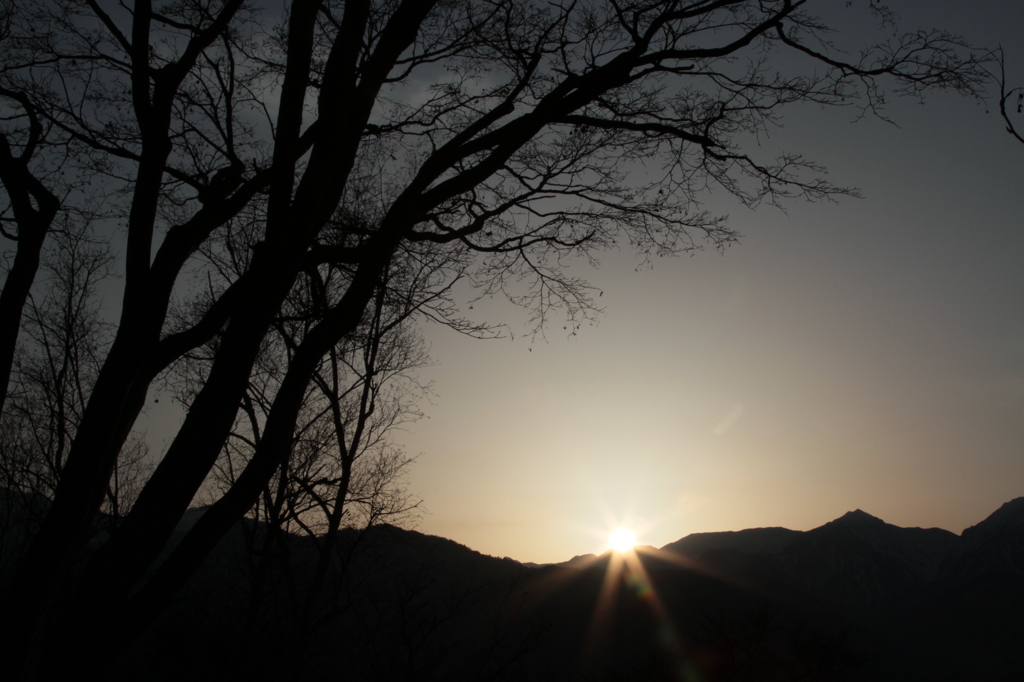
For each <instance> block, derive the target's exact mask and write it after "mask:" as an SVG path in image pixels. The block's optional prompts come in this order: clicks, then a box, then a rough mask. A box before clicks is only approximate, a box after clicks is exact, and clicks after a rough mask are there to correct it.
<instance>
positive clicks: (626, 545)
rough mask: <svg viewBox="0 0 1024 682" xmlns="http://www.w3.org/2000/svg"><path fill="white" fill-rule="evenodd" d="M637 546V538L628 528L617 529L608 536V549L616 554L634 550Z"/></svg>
mask: <svg viewBox="0 0 1024 682" xmlns="http://www.w3.org/2000/svg"><path fill="white" fill-rule="evenodd" d="M635 544H636V536H635V535H634V534H633V531H631V530H629V529H628V528H616V529H615V530H613V531H612V534H611V535H609V536H608V549H611V550H614V551H616V552H625V551H626V550H629V549H633V545H635Z"/></svg>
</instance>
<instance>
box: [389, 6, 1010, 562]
mask: <svg viewBox="0 0 1024 682" xmlns="http://www.w3.org/2000/svg"><path fill="white" fill-rule="evenodd" d="M892 4H893V5H894V6H896V7H898V8H899V10H900V12H901V13H902V15H903V18H904V20H903V21H902V22H901V25H902V26H903V27H905V28H911V27H922V28H931V27H943V28H950V29H953V30H955V31H957V32H960V33H961V34H963V35H964V36H966V37H967V38H969V39H970V40H972V41H974V42H975V43H978V44H984V45H991V46H995V45H998V44H999V43H1002V45H1003V47H1004V49H1005V50H1006V51H1007V55H1008V68H1009V70H1010V76H1011V80H1013V79H1014V77H1016V80H1017V82H1021V83H1024V44H1022V43H1021V40H1020V29H1021V28H1022V27H1024V3H1022V2H1016V1H1013V2H1010V1H1006V0H1002V1H1000V0H983V1H973V2H964V1H963V0H957V1H944V0H927V1H926V0H917V1H914V2H898V1H897V2H893V3H892ZM888 112H889V114H890V115H891V116H892V117H893V118H894V119H895V121H896V123H898V124H899V126H900V127H896V126H893V125H890V124H886V123H883V122H881V121H878V120H862V121H860V122H857V123H855V124H854V123H852V121H853V119H854V113H853V112H851V111H822V110H819V109H816V108H811V107H807V108H805V109H802V110H798V111H793V112H791V115H790V116H789V117H787V118H786V119H785V124H786V127H785V129H783V130H781V131H779V132H778V133H777V134H776V135H775V136H774V137H773V139H772V140H770V141H769V144H768V145H767V146H766V147H765V148H764V149H763V150H762V153H765V154H769V153H770V152H771V150H773V149H776V150H777V149H786V150H789V151H794V152H799V153H802V154H804V155H806V156H808V157H810V158H812V159H814V160H816V161H819V162H821V163H824V164H825V165H826V166H827V167H828V168H829V171H830V176H829V177H830V179H831V180H832V181H834V182H836V183H837V184H844V185H854V186H857V187H859V188H860V189H861V190H862V192H863V194H864V195H865V198H864V199H860V200H858V199H844V200H842V201H840V202H839V203H838V204H833V203H824V204H802V203H792V204H790V205H789V206H788V210H787V212H786V213H783V212H781V211H779V210H776V209H772V208H762V209H760V210H758V211H756V212H752V211H748V210H745V209H742V208H741V207H739V206H737V205H735V204H734V203H732V202H730V201H728V199H727V198H726V197H724V196H721V197H720V196H711V197H709V198H708V201H709V206H710V207H711V208H714V209H718V210H721V211H723V212H727V213H729V214H730V215H731V218H732V226H733V227H735V228H737V229H739V230H740V231H741V232H742V233H743V235H744V237H743V239H742V240H741V243H740V244H739V245H737V246H733V247H731V248H729V249H728V250H727V251H726V252H725V253H724V254H719V253H717V252H715V251H713V250H711V251H704V252H701V253H698V254H696V255H695V256H694V257H692V258H681V259H677V260H662V261H658V262H657V263H656V264H655V267H654V268H653V269H649V268H644V269H640V270H639V271H638V270H636V266H637V264H638V260H637V258H636V257H635V256H634V255H633V254H631V253H628V252H625V251H623V252H617V253H609V254H606V256H605V257H604V258H603V265H602V267H601V269H599V270H596V271H593V270H591V271H587V272H586V275H587V277H588V278H589V279H590V280H591V282H592V283H593V284H595V285H596V286H598V287H599V288H600V289H601V290H603V291H604V295H603V296H602V297H601V298H600V302H601V304H602V305H603V306H604V310H605V312H604V314H603V315H602V316H601V318H600V320H599V323H598V324H597V325H595V326H594V327H584V328H583V330H582V331H581V332H580V333H579V334H578V335H577V336H574V337H571V338H566V337H565V333H564V332H562V331H561V325H556V326H554V327H553V328H552V329H551V330H549V332H548V334H547V338H546V339H539V338H538V339H534V340H531V339H530V338H529V337H528V336H526V335H525V334H524V333H523V332H525V331H526V327H525V325H524V324H522V321H523V315H522V313H521V312H520V311H517V310H515V309H512V308H510V307H508V306H504V305H501V304H498V303H495V304H494V305H493V306H486V305H485V306H477V308H478V311H477V312H479V313H481V314H482V315H486V317H484V318H482V319H486V320H487V321H490V322H508V323H509V324H510V326H511V329H512V330H513V331H514V332H515V339H514V340H508V339H506V340H497V341H476V340H471V339H466V338H464V337H461V336H459V335H457V334H456V333H454V332H452V331H450V330H448V329H445V328H437V327H434V328H428V329H426V335H427V337H428V340H429V341H430V343H431V345H432V356H433V358H434V359H435V361H436V363H437V364H436V365H435V366H433V367H431V368H430V369H428V370H427V371H425V372H424V373H423V377H424V378H425V379H426V380H429V381H432V382H433V386H434V391H435V393H436V396H435V398H434V399H433V403H432V404H430V405H424V408H425V411H426V415H427V416H426V418H424V419H423V420H421V421H419V422H417V423H415V424H412V425H410V426H408V427H407V428H406V430H405V431H404V432H403V433H401V434H399V436H398V440H399V441H400V443H401V444H402V445H404V447H405V448H406V449H407V450H408V453H409V454H410V455H414V456H418V460H417V463H416V464H415V466H414V468H413V469H412V472H411V475H410V478H409V483H410V487H411V491H412V492H413V493H414V494H415V495H417V496H419V497H420V498H422V499H423V504H424V510H425V514H424V515H423V517H422V520H421V522H420V525H419V529H420V530H421V531H424V532H428V533H433V534H437V535H443V536H445V537H449V538H452V539H454V540H456V541H458V542H461V543H463V544H466V545H468V546H470V547H472V548H473V549H476V550H479V551H482V552H485V553H488V554H493V555H498V556H511V557H513V558H515V559H519V560H522V561H537V562H548V561H561V560H565V559H568V558H569V557H571V556H573V555H575V554H581V553H585V552H593V551H601V550H602V549H603V547H604V545H605V542H606V535H607V531H608V530H609V529H610V527H611V526H614V525H627V526H631V527H632V528H633V529H634V530H635V531H636V532H637V534H638V539H639V541H641V542H643V543H646V544H653V545H657V546H661V545H664V544H666V543H668V542H671V541H673V540H676V539H678V538H680V537H683V536H685V535H687V534H689V533H693V532H699V531H718V530H738V529H741V528H748V527H756V526H786V527H788V528H793V529H809V528H813V527H816V526H818V525H821V524H822V523H825V522H827V521H829V520H831V519H834V518H836V517H838V516H840V515H842V514H843V513H844V512H846V511H849V510H852V509H856V508H860V509H863V510H865V511H867V512H869V513H871V514H874V515H875V516H878V517H881V518H883V519H885V520H886V521H888V522H890V523H894V524H898V525H902V526H922V527H933V526H935V527H941V528H946V529H949V530H952V531H954V532H960V531H961V530H963V528H965V527H966V526H970V525H973V524H975V523H977V522H979V521H981V520H982V519H983V518H984V517H985V516H987V515H988V514H990V513H991V512H992V511H994V510H995V509H996V508H997V507H999V505H1001V504H1002V503H1003V502H1006V501H1007V500H1010V499H1012V498H1014V497H1018V496H1021V495H1024V231H1022V230H1021V225H1022V221H1024V191H1022V187H1021V179H1022V177H1024V173H1022V172H1021V171H1022V169H1024V145H1020V144H1018V143H1016V142H1014V141H1013V140H1012V139H1011V138H1010V137H1009V136H1008V135H1007V134H1006V133H1005V132H1004V131H1003V127H1002V125H1001V121H1000V120H999V118H998V116H997V114H996V113H995V112H994V111H991V112H988V113H987V112H986V106H985V104H984V103H979V102H975V101H965V100H962V99H957V98H956V97H953V96H933V97H931V98H930V99H929V101H928V103H927V104H926V105H925V106H920V105H918V104H917V103H915V102H910V101H904V102H896V103H893V104H892V105H891V106H890V107H889V109H888ZM581 272H582V271H581Z"/></svg>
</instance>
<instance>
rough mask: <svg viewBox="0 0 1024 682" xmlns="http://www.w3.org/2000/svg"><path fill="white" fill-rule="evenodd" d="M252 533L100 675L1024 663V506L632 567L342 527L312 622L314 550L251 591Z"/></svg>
mask: <svg viewBox="0 0 1024 682" xmlns="http://www.w3.org/2000/svg"><path fill="white" fill-rule="evenodd" d="M4 495H5V496H6V497H5V498H3V499H7V498H10V496H11V494H10V493H8V492H7V491H5V492H4ZM40 504H41V503H40V501H38V500H33V501H31V505H30V506H35V507H38V506H39V505H40ZM8 506H10V505H8ZM201 514H202V510H201V509H200V510H192V511H190V512H189V514H187V515H186V517H185V518H183V520H182V524H181V527H180V529H179V530H180V531H181V532H182V533H183V532H184V531H185V530H186V529H187V527H188V525H189V524H191V523H194V522H195V520H196V519H197V518H198V517H199V516H200V515H201ZM8 521H10V519H8V520H7V521H5V524H6V525H4V524H0V526H2V527H10V525H11V524H10V523H8ZM104 532H105V531H104V530H103V529H99V530H97V543H98V542H101V541H102V537H103V533H104ZM264 532H266V529H265V528H264V527H263V526H262V525H261V524H259V523H256V522H251V521H250V522H247V525H240V526H238V527H237V528H236V529H235V531H233V532H232V533H230V534H229V535H228V536H227V537H226V538H225V540H224V542H222V543H221V546H219V547H218V548H217V550H216V552H215V553H214V555H213V556H211V558H210V561H208V562H207V564H206V565H205V566H204V567H203V569H202V570H201V571H200V572H199V574H197V575H196V577H195V578H194V579H193V580H192V582H190V584H189V586H188V587H187V589H186V590H185V591H184V592H183V593H182V595H181V596H180V598H179V599H178V601H177V602H176V603H175V604H174V606H173V608H171V609H170V610H169V611H168V612H167V613H166V614H165V615H164V617H163V618H161V620H160V621H159V622H157V623H156V624H155V625H154V626H153V627H152V628H150V629H149V630H148V631H146V632H145V634H144V635H143V636H141V637H140V638H139V639H138V640H137V642H136V643H135V644H133V646H132V647H131V648H130V649H129V651H128V652H127V653H126V654H125V655H124V656H122V657H121V658H120V659H118V660H117V661H116V662H115V665H114V666H113V668H112V669H111V671H110V676H109V679H111V680H166V679H174V680H224V679H247V680H253V681H258V680H268V681H269V680H280V679H294V678H301V677H308V676H313V677H330V676H337V674H339V671H343V674H344V677H345V679H347V680H365V681H367V682H370V681H372V682H378V681H384V682H386V681H389V680H390V681H394V682H400V681H404V680H423V681H430V680H437V681H441V680H444V681H445V682H458V681H462V680H465V681H467V682H469V681H476V680H508V681H510V682H514V681H518V680H536V681H538V682H540V681H548V680H550V681H552V682H555V681H561V680H567V681H582V680H587V681H590V682H612V681H613V680H637V681H640V680H643V681H644V682H660V681H662V680H664V681H665V682H670V681H671V682H678V681H679V680H701V681H702V682H718V681H723V682H724V681H726V680H728V681H731V682H743V681H749V682H773V681H775V680H779V681H782V680H797V679H807V680H820V681H832V680H834V681H836V682H839V681H845V682H861V681H863V682H876V681H880V682H885V681H887V680H892V681H894V682H895V681H896V680H899V681H901V682H902V681H904V680H929V681H939V682H942V681H948V682H953V681H954V680H985V681H989V680H995V681H1001V680H1006V681H1009V680H1020V679H1022V677H1021V672H1022V671H1024V647H1021V645H1020V643H1021V642H1022V641H1024V498H1018V499H1015V500H1012V501H1010V502H1008V503H1006V504H1004V505H1003V506H1002V507H1000V508H999V509H998V510H996V511H995V512H994V513H993V514H991V515H990V516H989V517H988V518H986V519H985V520H983V521H981V522H980V523H978V524H976V525H974V526H972V527H970V528H968V529H966V530H965V531H964V532H963V533H962V534H961V535H956V534H954V533H950V532H948V531H945V530H941V529H935V528H930V529H922V528H902V527H899V526H895V525H892V524H889V523H886V522H885V521H883V520H881V519H879V518H876V517H874V516H872V515H870V514H868V513H866V512H864V511H862V510H854V511H851V512H849V513H847V514H844V515H843V516H841V517H839V518H837V519H835V520H833V521H830V522H828V523H825V524H823V525H822V526H819V527H817V528H813V529H811V530H807V531H795V530H789V529H786V528H751V529H746V530H740V531H733V532H716V533H694V534H691V535H688V536H686V537H683V538H681V539H679V540H677V541H675V542H672V543H669V544H668V545H665V546H664V547H662V548H661V549H660V550H659V549H655V548H652V547H648V548H639V551H638V553H637V554H636V558H635V559H626V558H624V556H629V555H621V554H615V553H612V552H610V551H609V552H605V553H603V554H600V555H594V554H589V555H580V556H576V557H573V558H571V559H569V560H567V561H565V562H562V563H559V564H549V565H536V564H523V563H519V562H516V561H514V560H512V559H509V558H507V557H504V558H499V557H492V556H488V555H485V554H482V553H480V552H476V551H474V550H472V549H471V548H468V547H466V546H464V545H461V544H459V543H457V542H454V541H452V540H448V539H446V538H441V537H437V536H431V535H427V534H424V533H420V532H417V531H414V530H405V529H401V528H397V527H393V526H388V525H379V526H375V527H372V528H370V529H367V530H357V529H351V528H348V529H343V530H341V531H339V533H338V537H337V552H338V561H336V562H335V564H334V569H332V573H331V575H330V577H329V580H328V585H329V589H325V590H324V593H323V594H322V595H321V596H320V598H319V601H318V603H317V604H316V605H315V608H314V609H313V610H312V611H311V612H310V611H309V610H308V605H306V607H305V608H306V610H305V611H304V610H303V609H304V606H303V602H302V598H301V597H302V586H303V585H304V584H306V580H307V579H308V576H309V575H310V574H311V572H312V570H313V566H315V563H316V558H317V556H318V550H317V545H316V543H315V541H314V539H312V538H309V537H305V536H287V537H286V539H285V540H286V541H285V544H284V545H283V546H282V548H281V550H280V555H279V556H278V557H277V559H279V561H277V559H275V562H271V568H270V570H269V572H268V573H267V574H266V575H262V577H261V578H260V579H261V580H262V582H261V583H259V584H260V585H262V586H263V590H262V591H257V590H256V588H255V587H253V586H254V585H256V584H257V583H256V582H254V580H255V578H254V576H255V573H254V568H253V567H254V565H255V564H254V559H253V557H252V556H251V554H250V553H248V552H247V551H246V543H247V542H249V541H250V540H251V538H252V537H253V536H255V535H258V534H259V533H264ZM8 537H13V536H8ZM0 539H2V538H0ZM309 613H312V614H313V616H314V617H312V618H310V617H309ZM304 614H305V615H304Z"/></svg>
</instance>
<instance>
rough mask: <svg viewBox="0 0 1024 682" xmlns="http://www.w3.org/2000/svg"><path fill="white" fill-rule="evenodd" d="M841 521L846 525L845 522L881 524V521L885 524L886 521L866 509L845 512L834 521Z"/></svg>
mask: <svg viewBox="0 0 1024 682" xmlns="http://www.w3.org/2000/svg"><path fill="white" fill-rule="evenodd" d="M840 522H842V523H843V524H844V525H845V524H849V523H857V524H864V523H870V524H880V523H881V524H884V523H885V521H883V520H882V519H880V518H878V517H877V516H872V515H871V514H868V513H867V512H866V511H864V510H862V509H854V510H853V511H849V512H846V513H845V514H843V515H842V516H840V517H839V518H838V519H836V520H835V521H833V522H832V523H840Z"/></svg>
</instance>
